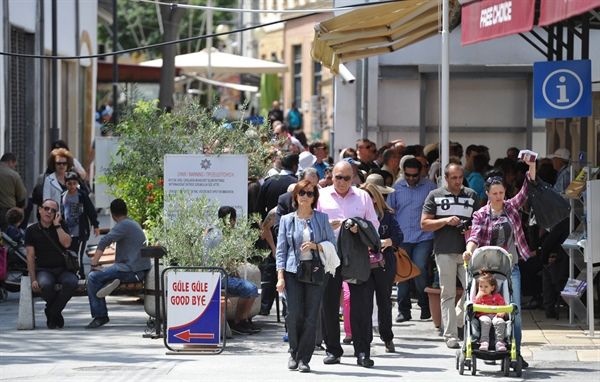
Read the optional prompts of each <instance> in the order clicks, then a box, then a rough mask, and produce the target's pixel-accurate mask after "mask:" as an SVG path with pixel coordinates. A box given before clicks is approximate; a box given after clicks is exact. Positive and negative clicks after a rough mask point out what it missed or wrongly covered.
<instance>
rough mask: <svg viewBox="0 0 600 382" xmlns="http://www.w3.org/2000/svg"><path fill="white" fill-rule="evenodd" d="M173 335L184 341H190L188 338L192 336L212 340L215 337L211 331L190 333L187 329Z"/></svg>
mask: <svg viewBox="0 0 600 382" xmlns="http://www.w3.org/2000/svg"><path fill="white" fill-rule="evenodd" d="M175 337H176V338H179V339H180V340H183V341H185V342H190V340H191V339H194V338H197V339H201V340H212V339H214V338H215V335H214V334H213V333H190V330H189V329H188V330H185V331H183V332H180V333H177V334H175Z"/></svg>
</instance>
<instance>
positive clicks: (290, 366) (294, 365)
mask: <svg viewBox="0 0 600 382" xmlns="http://www.w3.org/2000/svg"><path fill="white" fill-rule="evenodd" d="M297 368H298V361H296V360H295V359H294V357H293V356H290V359H288V369H290V370H296V369H297Z"/></svg>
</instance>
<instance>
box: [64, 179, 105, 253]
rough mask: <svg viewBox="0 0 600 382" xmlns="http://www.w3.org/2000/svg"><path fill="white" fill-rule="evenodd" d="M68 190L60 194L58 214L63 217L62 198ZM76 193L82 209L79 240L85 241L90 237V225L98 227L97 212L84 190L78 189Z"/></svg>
mask: <svg viewBox="0 0 600 382" xmlns="http://www.w3.org/2000/svg"><path fill="white" fill-rule="evenodd" d="M67 192H68V191H65V192H63V194H62V195H61V196H60V214H61V215H62V216H63V219H65V220H66V217H65V206H64V205H63V200H64V197H65V195H66V194H67ZM77 194H78V195H79V203H81V204H82V205H83V211H82V213H81V215H80V216H79V240H80V241H87V239H89V237H90V225H91V226H92V227H94V228H98V227H99V225H100V223H99V222H98V214H97V213H96V207H94V204H93V203H92V201H91V200H90V197H89V196H88V195H87V194H86V193H85V191H83V190H81V189H78V190H77Z"/></svg>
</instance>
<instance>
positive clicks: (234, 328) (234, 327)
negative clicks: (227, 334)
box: [229, 321, 252, 334]
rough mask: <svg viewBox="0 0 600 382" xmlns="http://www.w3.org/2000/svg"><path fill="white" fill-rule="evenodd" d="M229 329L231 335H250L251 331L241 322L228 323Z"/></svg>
mask: <svg viewBox="0 0 600 382" xmlns="http://www.w3.org/2000/svg"><path fill="white" fill-rule="evenodd" d="M229 327H230V328H231V332H232V333H233V334H252V330H250V328H248V327H246V326H245V325H244V324H243V323H242V322H234V321H229Z"/></svg>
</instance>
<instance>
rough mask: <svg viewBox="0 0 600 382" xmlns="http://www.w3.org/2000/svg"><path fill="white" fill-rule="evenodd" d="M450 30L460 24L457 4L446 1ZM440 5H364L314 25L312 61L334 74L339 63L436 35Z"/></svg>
mask: <svg viewBox="0 0 600 382" xmlns="http://www.w3.org/2000/svg"><path fill="white" fill-rule="evenodd" d="M450 5H451V7H450V8H451V11H450V20H451V21H450V27H451V29H452V28H453V27H455V26H456V25H458V23H459V21H460V4H459V3H458V1H457V0H450ZM441 17H442V14H441V2H440V1H435V0H399V1H395V2H392V3H386V4H380V5H373V6H365V7H361V8H357V9H355V10H353V11H350V12H347V13H344V14H342V15H340V16H336V17H333V18H331V19H329V20H327V21H324V22H321V23H318V24H316V25H315V37H314V40H313V45H312V51H311V54H312V58H313V59H314V60H315V61H319V62H321V64H322V65H323V66H326V67H328V68H329V69H331V71H332V72H333V73H334V74H337V73H338V67H339V64H340V63H345V62H348V61H354V60H358V59H361V58H365V57H370V56H376V55H380V54H384V53H388V52H393V51H396V50H398V49H401V48H403V47H405V46H407V45H410V44H414V43H415V42H418V41H421V40H424V39H426V38H428V37H431V36H433V35H435V34H437V33H438V31H439V30H441V23H442V19H441Z"/></svg>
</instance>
